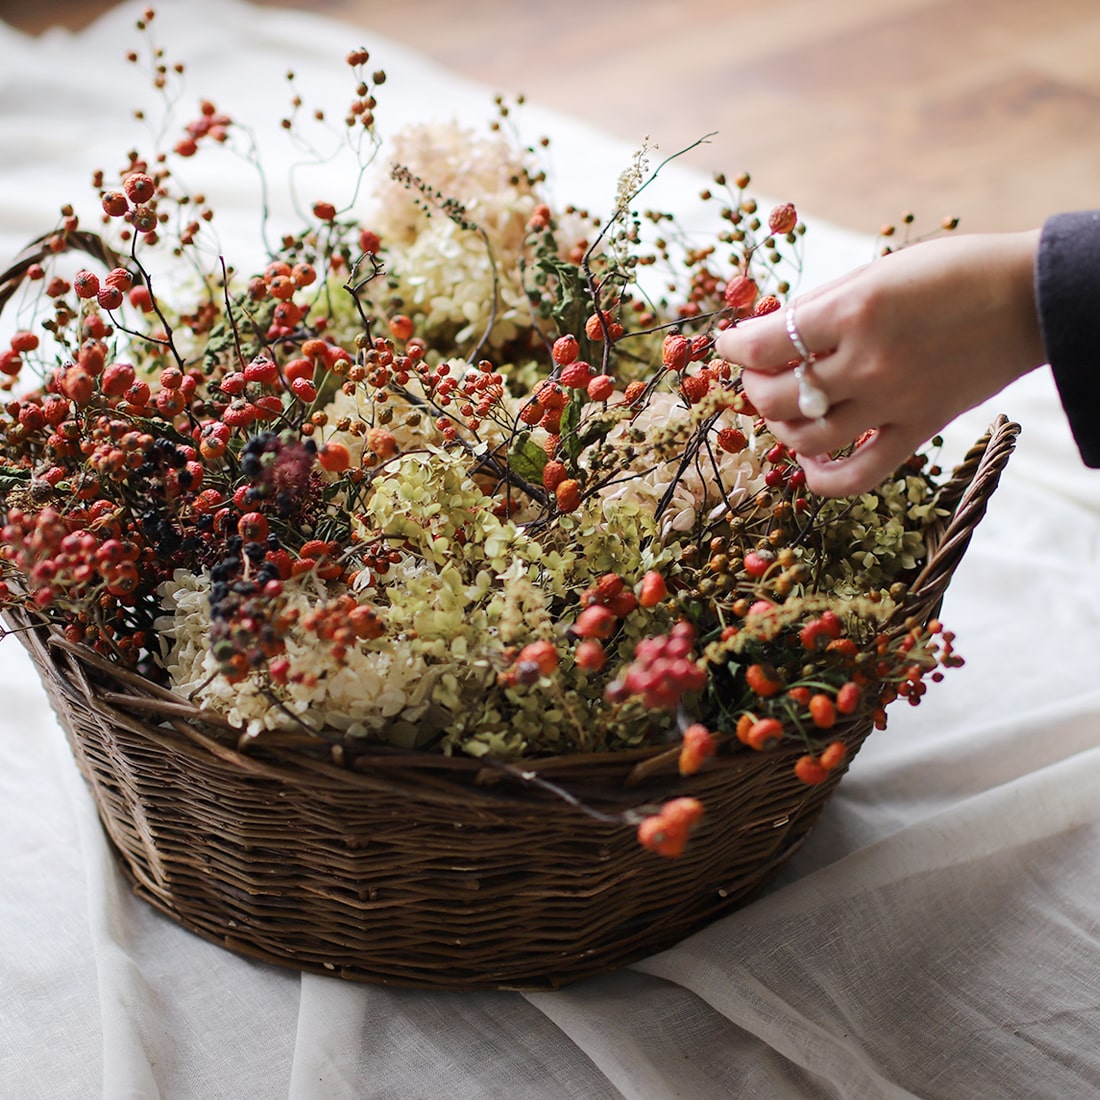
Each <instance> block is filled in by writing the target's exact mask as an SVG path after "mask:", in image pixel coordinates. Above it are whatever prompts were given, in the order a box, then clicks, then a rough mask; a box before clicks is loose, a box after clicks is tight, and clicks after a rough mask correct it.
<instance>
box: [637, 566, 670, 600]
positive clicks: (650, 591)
mask: <svg viewBox="0 0 1100 1100" xmlns="http://www.w3.org/2000/svg"><path fill="white" fill-rule="evenodd" d="M667 598H668V586H667V585H666V584H665V578H664V577H662V576H661V574H660V573H658V572H657V571H656V570H655V569H651V570H650V571H649V572H648V573H646V575H645V576H644V577H642V583H641V587H640V589H639V592H638V603H639V604H641V605H642V607H656V606H657V605H658V604H659V603H660V602H661V601H662V600H664V599H667Z"/></svg>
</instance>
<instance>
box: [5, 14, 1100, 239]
mask: <svg viewBox="0 0 1100 1100" xmlns="http://www.w3.org/2000/svg"><path fill="white" fill-rule="evenodd" d="M267 2H268V3H272V4H278V5H281V6H302V7H308V8H311V9H312V10H315V11H319V12H323V13H325V14H328V15H331V16H334V17H336V18H340V19H343V20H345V21H347V22H350V23H354V24H358V25H359V26H362V27H366V28H368V29H372V30H375V31H377V32H378V33H380V34H383V35H386V36H388V37H391V38H394V39H396V40H398V41H400V42H403V43H405V44H407V45H409V46H412V47H415V48H417V49H419V50H420V51H421V52H423V53H424V54H427V55H428V56H430V57H432V58H434V59H436V60H437V61H439V62H440V63H441V64H444V65H447V66H449V67H450V68H451V69H452V70H454V71H455V72H458V73H461V74H463V75H466V76H469V77H473V78H476V79H479V80H481V81H483V82H484V83H486V84H488V85H489V86H490V87H491V88H492V90H494V91H500V92H503V93H505V94H507V95H509V96H512V95H514V94H516V93H518V92H523V93H525V94H526V95H527V96H528V97H529V98H530V99H531V100H534V101H538V102H543V103H546V104H548V105H553V106H555V107H557V108H559V109H561V110H563V111H566V112H568V113H571V114H573V115H577V116H581V117H584V118H586V119H588V120H589V121H591V122H592V123H594V124H596V125H598V126H600V127H602V128H603V129H604V130H605V131H607V132H609V133H611V134H613V135H615V136H616V137H619V138H622V139H625V140H626V141H628V142H640V140H641V138H642V137H643V136H644V135H646V134H648V135H650V137H651V138H652V139H653V140H654V141H655V142H657V144H658V145H659V146H660V149H661V151H662V152H664V153H670V152H673V151H675V150H676V149H679V148H681V147H683V146H685V145H687V144H690V143H691V142H692V141H693V140H695V138H697V137H699V136H701V135H702V134H704V133H706V132H708V131H711V130H716V131H718V134H717V136H716V137H715V138H714V139H713V141H712V144H711V145H710V146H709V147H708V148H707V149H706V150H704V151H703V152H702V153H699V154H694V155H693V157H692V164H693V165H695V166H697V167H699V168H703V169H711V168H716V169H717V168H721V169H723V170H726V171H729V172H734V171H740V170H742V169H748V170H749V171H751V172H752V174H753V177H754V180H755V183H756V186H757V187H758V188H759V190H760V191H761V192H763V193H766V194H769V195H773V196H775V197H777V198H784V199H789V200H791V201H794V202H796V203H798V204H799V205H800V206H802V207H803V208H804V209H806V210H809V211H812V212H813V213H814V214H815V215H816V216H818V217H826V218H830V219H832V220H834V221H836V222H839V223H840V224H843V225H847V226H849V227H851V228H854V229H859V230H863V231H874V230H876V229H877V228H878V226H879V225H880V224H882V223H883V222H887V221H891V220H894V219H896V218H897V217H898V215H899V214H900V213H901V212H902V211H904V210H906V209H913V210H915V211H916V212H917V214H918V216H919V219H920V221H921V222H926V223H935V222H937V221H939V219H940V218H941V217H943V216H947V215H957V216H959V217H960V218H961V219H962V226H963V228H964V229H970V230H989V229H998V228H1001V229H1016V228H1023V227H1027V226H1032V225H1037V224H1039V223H1040V222H1041V220H1042V219H1043V217H1045V216H1046V215H1047V214H1049V213H1051V212H1054V211H1056V210H1059V209H1071V208H1081V207H1090V206H1100V4H1098V3H1097V2H1096V0H1044V2H1043V3H1041V4H1036V3H1035V2H1034V0H771V2H770V3H767V4H762V3H759V0H751V2H750V0H634V2H632V3H625V2H622V0H605V2H604V3H602V4H596V3H592V2H591V0H553V2H552V3H548V2H546V0H532V2H528V0H510V2H508V0H401V2H400V3H384V2H382V0H317V2H314V3H310V2H309V0H301V3H300V4H299V5H293V4H290V3H288V0H267ZM107 6H109V4H108V3H107V2H105V0H54V2H52V3H49V4H39V5H34V6H32V5H28V4H26V2H25V0H0V17H2V18H4V19H6V20H7V21H8V22H10V23H12V24H13V25H15V26H18V27H21V28H23V29H26V30H29V31H32V32H37V31H39V30H41V29H42V27H43V26H44V25H46V24H48V23H50V22H61V23H65V24H67V25H69V26H80V25H82V24H84V23H86V22H87V21H88V20H90V19H91V18H94V16H95V15H96V14H97V12H99V11H101V10H103V9H104V8H105V7H107ZM154 7H155V3H154ZM362 41H363V44H365V45H367V46H370V45H371V42H370V36H369V34H367V35H364V36H363V39H362ZM349 44H350V43H349Z"/></svg>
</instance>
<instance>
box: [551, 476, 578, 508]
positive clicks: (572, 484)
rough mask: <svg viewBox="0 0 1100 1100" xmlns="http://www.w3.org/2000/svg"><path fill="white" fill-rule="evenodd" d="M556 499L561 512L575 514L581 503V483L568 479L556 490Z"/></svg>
mask: <svg viewBox="0 0 1100 1100" xmlns="http://www.w3.org/2000/svg"><path fill="white" fill-rule="evenodd" d="M554 498H555V500H556V501H557V505H558V510H559V511H561V512H575V511H576V510H577V508H578V507H579V506H580V503H581V485H580V482H579V481H577V480H576V479H575V478H571V477H567V478H566V479H565V480H564V481H562V482H560V483H559V484H558V486H557V488H556V489H555V490H554Z"/></svg>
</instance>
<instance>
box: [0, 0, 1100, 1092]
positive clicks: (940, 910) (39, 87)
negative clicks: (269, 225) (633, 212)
mask: <svg viewBox="0 0 1100 1100" xmlns="http://www.w3.org/2000/svg"><path fill="white" fill-rule="evenodd" d="M140 10H141V9H140V7H138V6H134V5H123V6H122V7H121V8H118V9H115V10H113V11H112V12H110V13H108V15H107V16H105V17H104V18H103V19H102V20H101V21H99V22H97V23H96V24H94V25H93V26H91V27H89V28H87V29H86V30H84V31H81V32H80V33H78V34H75V35H73V34H68V33H62V32H56V33H55V32H51V33H48V34H46V35H45V36H43V37H42V38H40V39H29V38H25V37H23V36H21V35H19V34H17V33H16V32H14V31H12V30H10V28H7V27H6V26H4V25H2V24H0V57H2V58H3V60H4V64H3V66H0V149H3V150H4V154H3V157H4V171H3V173H0V200H2V201H0V251H2V252H3V253H6V254H9V255H11V254H14V253H15V252H17V251H18V250H19V248H20V247H21V246H22V245H23V244H24V243H26V241H27V240H28V239H29V238H30V237H32V236H34V235H36V233H37V232H40V231H41V229H42V228H44V227H46V226H48V225H50V224H52V222H53V220H54V218H55V216H56V211H57V209H58V206H59V205H60V204H61V203H62V202H64V201H66V199H67V198H68V196H69V194H70V193H71V192H72V191H73V190H74V189H79V188H80V187H81V186H82V185H83V183H84V181H85V180H86V179H87V178H88V175H89V174H90V171H91V169H92V168H94V167H96V166H98V165H101V164H102V165H104V166H108V167H110V166H114V165H115V163H116V161H117V160H118V157H119V153H120V151H123V150H125V149H126V148H128V147H129V141H130V140H132V139H128V138H127V136H126V135H127V133H128V128H129V127H130V126H131V125H132V122H131V121H130V120H129V118H128V115H129V111H130V109H131V108H132V107H133V106H134V104H135V102H137V101H138V99H139V98H140V96H141V94H142V83H141V81H140V80H139V79H138V78H137V76H136V74H135V73H134V72H133V71H132V69H131V68H130V67H128V66H126V64H125V62H124V61H123V60H122V53H123V51H124V50H125V48H126V46H127V43H128V40H129V39H128V31H127V28H128V27H129V25H130V24H131V23H132V21H133V18H134V16H135V14H136V13H138V12H139V11H140ZM157 18H158V21H159V23H160V34H161V38H162V41H164V42H165V43H167V44H169V45H170V48H171V50H172V51H173V54H174V55H178V56H180V57H183V58H185V59H186V60H187V61H188V63H189V70H190V76H189V78H188V79H189V81H190V85H191V87H192V88H193V89H194V92H195V96H196V97H197V96H198V95H199V94H204V95H210V96H212V97H214V98H215V99H216V101H217V102H218V103H219V106H223V107H224V109H226V110H230V111H231V112H232V113H234V114H236V115H238V116H241V117H256V116H259V115H265V116H266V115H270V114H271V106H270V105H271V103H272V101H273V100H272V96H274V97H275V100H274V101H275V102H281V97H283V96H284V92H283V88H282V85H281V77H282V73H283V71H284V70H285V69H286V68H287V67H288V65H293V67H294V69H295V71H296V73H297V74H298V80H299V86H300V87H302V88H303V89H308V90H309V95H310V96H311V101H313V100H316V101H321V102H337V103H338V102H340V101H341V100H342V98H344V97H345V95H346V90H345V89H344V88H343V79H344V76H343V68H344V66H343V64H342V60H341V59H342V58H343V56H344V54H345V53H346V51H347V49H348V47H349V44H352V43H355V44H357V43H358V42H360V41H361V40H362V38H363V33H362V31H361V30H357V31H355V32H354V33H351V32H349V31H348V29H347V28H344V27H342V26H341V25H340V24H338V23H335V22H332V21H328V20H324V19H320V18H318V17H316V16H311V15H308V14H304V13H299V12H282V11H270V10H265V11H259V10H256V9H252V8H249V7H247V6H245V5H243V4H242V3H239V2H238V0H192V2H190V3H188V4H186V5H184V4H172V3H169V4H167V5H161V6H160V11H159V14H158V17H157ZM215 28H216V30H215ZM370 45H371V48H372V52H373V53H374V54H375V56H377V57H378V58H379V60H380V63H383V64H384V65H385V67H386V69H387V72H388V73H389V77H390V79H389V81H388V82H387V86H386V101H385V105H384V111H385V112H386V114H384V116H383V117H385V118H387V119H388V120H389V121H388V122H387V125H388V126H390V127H396V126H398V125H400V124H402V123H403V122H405V121H408V120H410V119H416V118H427V117H433V115H434V116H435V117H438V116H439V115H440V114H444V115H449V114H451V113H453V114H455V115H457V116H458V117H460V118H462V119H469V120H470V121H471V123H480V122H481V121H482V120H484V119H486V118H487V117H488V115H489V114H490V113H491V110H492V107H491V97H490V95H489V93H488V92H487V91H486V90H485V89H483V88H480V87H478V86H477V85H474V84H470V83H469V82H467V81H464V80H461V79H458V78H456V77H454V76H452V75H450V74H448V73H447V72H445V71H442V70H440V69H439V68H438V67H437V66H435V65H433V64H431V63H429V62H427V61H426V60H425V59H423V58H421V57H418V56H417V55H415V54H413V53H410V52H409V51H408V50H406V49H404V48H401V47H399V46H397V45H396V44H394V43H386V42H384V41H382V40H379V39H374V38H372V39H371V42H370ZM529 117H530V125H531V128H532V132H548V133H551V134H552V136H553V139H554V141H553V148H554V150H555V154H554V155H555V157H556V158H557V161H556V163H558V164H559V165H560V166H561V167H560V172H559V179H558V180H557V186H558V188H559V190H560V191H561V192H562V193H567V194H569V195H571V196H572V197H575V198H576V199H577V201H578V202H583V203H588V204H590V205H591V206H593V207H594V208H597V207H598V204H599V203H600V202H601V201H602V202H606V201H608V199H609V198H610V197H611V196H612V195H613V194H614V186H615V180H616V178H617V175H618V172H619V171H620V170H621V168H622V167H623V166H624V164H625V163H626V162H627V160H628V159H629V155H630V152H631V151H630V150H629V149H624V148H623V147H621V146H620V145H618V144H617V143H615V142H612V141H609V140H607V139H606V138H605V137H603V136H602V135H600V134H598V133H596V132H594V131H592V130H591V129H589V128H588V127H587V126H586V125H584V124H583V123H582V122H579V121H576V120H572V119H569V118H565V117H562V116H560V115H558V114H556V113H554V112H553V111H552V110H550V109H546V108H540V107H538V106H532V107H531V108H530V116H529ZM262 140H263V139H262ZM287 155H288V156H289V154H287ZM276 159H278V158H276ZM279 167H280V166H279V165H278V164H276V165H274V166H273V167H272V168H271V175H272V178H277V175H278V172H279ZM201 170H202V169H201V167H200V166H198V165H196V171H197V172H198V171H201ZM209 182H210V185H211V188H214V187H218V188H219V191H220V197H219V200H218V206H219V209H220V210H221V211H222V212H223V213H222V214H221V215H220V217H221V218H222V219H223V222H224V224H222V232H223V235H224V237H225V238H226V242H227V243H226V247H227V251H232V246H233V238H234V237H235V236H236V235H237V234H238V232H240V233H242V234H243V232H244V230H243V228H242V226H241V225H240V224H237V223H235V222H234V219H233V218H232V216H228V217H227V216H226V214H225V211H226V210H228V211H229V212H230V215H231V214H232V212H233V211H234V210H235V209H236V210H238V211H240V212H242V214H243V213H244V212H246V211H248V210H249V209H250V206H249V203H250V202H253V201H254V200H253V199H252V198H251V192H250V191H249V190H248V188H247V187H245V186H244V184H243V183H239V182H238V181H237V180H235V179H232V178H228V179H225V178H223V179H211V180H210V181H209ZM698 183H699V181H698V179H697V178H696V177H695V175H694V174H693V169H692V166H691V164H690V163H688V164H686V165H683V166H680V167H676V168H675V169H673V170H671V171H670V172H669V173H668V174H667V175H665V176H663V177H662V181H661V188H662V190H661V191H659V193H658V195H657V196H656V197H655V200H654V201H655V202H657V201H658V200H659V199H660V200H661V201H664V202H666V203H668V204H670V205H672V206H673V207H674V208H676V205H675V204H680V207H682V206H684V205H685V204H686V201H687V198H688V197H691V196H693V195H694V193H695V192H696V191H697V190H698ZM74 184H75V186H74ZM235 204H236V205H235ZM810 220H811V233H810V235H809V236H808V247H809V250H810V257H809V264H808V268H807V273H806V285H812V284H813V283H814V282H817V281H820V280H822V279H824V278H827V277H829V276H831V275H835V274H840V273H841V272H843V271H844V270H847V269H848V268H849V267H851V266H852V265H854V264H856V263H860V262H863V261H864V260H866V259H868V258H869V251H868V248H869V245H868V242H867V241H864V240H862V239H861V238H858V237H855V236H853V235H852V234H849V233H845V232H843V231H841V230H839V229H836V228H835V227H832V226H828V225H817V224H815V223H814V222H813V220H812V218H811V219H810ZM242 222H243V218H242ZM999 411H1004V412H1006V413H1007V414H1008V415H1009V416H1011V417H1012V418H1014V419H1017V420H1019V421H1020V422H1021V423H1022V424H1023V428H1024V432H1023V435H1022V437H1021V441H1020V445H1019V448H1018V451H1017V454H1016V455H1015V457H1014V458H1013V460H1012V462H1011V463H1010V465H1009V469H1008V472H1007V473H1006V475H1005V477H1004V479H1003V483H1002V487H1001V489H1000V490H999V491H998V493H997V494H996V496H995V497H994V499H993V501H992V503H991V506H990V510H989V514H988V516H987V517H986V519H985V521H984V522H983V524H982V525H981V527H980V528H979V530H978V532H977V534H976V536H975V538H974V540H973V543H972V546H971V548H970V551H969V553H968V555H967V557H966V559H965V561H964V562H963V564H962V565H961V567H960V568H959V570H958V573H957V575H956V578H955V581H954V583H953V586H952V588H951V590H950V591H949V593H948V597H947V600H946V603H945V606H944V610H943V617H944V619H945V621H946V622H947V623H948V625H949V626H950V627H951V628H952V629H953V630H955V632H956V633H957V635H958V645H959V648H960V651H961V652H962V653H963V655H964V656H965V657H966V658H967V667H966V668H965V669H963V670H961V671H959V672H952V673H951V674H950V675H949V677H948V681H947V682H946V683H945V684H944V685H942V686H941V687H940V688H939V689H938V690H935V691H933V692H930V694H929V696H928V697H927V699H926V700H925V702H924V703H923V704H922V705H921V706H920V707H919V708H916V709H909V708H905V709H904V710H903V711H901V712H897V713H895V714H894V715H893V716H892V718H891V722H890V727H889V729H888V730H886V731H885V732H882V733H879V734H876V735H874V736H873V737H872V738H871V739H870V741H869V742H868V744H867V746H866V747H865V749H864V750H863V752H862V753H861V754H860V756H859V758H858V759H857V761H856V762H855V763H854V765H853V767H852V770H851V772H850V774H849V775H848V776H846V778H845V780H844V783H843V784H842V786H841V788H840V791H839V793H838V794H837V795H836V797H835V798H834V799H833V800H832V802H831V803H830V805H829V806H828V808H827V810H826V812H825V815H824V817H823V819H822V821H821V822H820V824H819V826H818V828H817V830H816V831H815V833H814V835H813V836H812V838H811V840H810V841H809V843H808V844H807V845H806V846H805V847H804V848H803V850H802V851H801V852H799V854H798V855H797V856H796V857H795V858H794V860H793V861H792V862H791V864H790V865H789V866H788V867H787V868H786V869H785V870H784V872H783V873H782V875H781V876H780V878H779V880H778V881H777V882H775V883H774V884H773V885H772V887H771V888H770V889H769V890H768V892H767V893H766V894H765V895H764V896H762V897H760V898H759V899H758V900H757V901H755V902H754V903H753V904H751V905H749V906H747V907H746V908H744V909H742V910H740V911H738V912H736V913H734V914H732V915H730V916H728V917H725V918H723V919H722V920H720V921H717V922H716V923H714V924H713V925H711V926H710V927H709V928H707V929H706V930H704V931H703V932H701V933H699V934H697V935H695V936H693V937H691V938H689V939H688V940H686V941H684V942H683V943H682V944H680V945H679V946H677V947H675V948H673V949H671V950H669V951H666V952H664V953H662V954H659V955H656V956H654V957H651V958H649V959H646V960H643V961H642V962H639V963H637V964H635V965H633V966H631V967H628V968H626V969H624V970H622V971H620V972H618V973H615V974H612V975H608V976H605V977H600V978H595V979H591V980H588V981H585V982H582V983H579V984H577V985H574V986H572V987H569V988H568V989H565V990H562V991H560V992H556V993H538V994H535V993H531V994H520V993H471V994H455V993H425V992H412V991H403V990H394V989H387V988H381V987H374V986H366V985H354V984H346V983H342V982H339V981H338V980H335V979H327V978H323V977H313V976H301V975H299V974H297V973H295V972H292V971H286V970H282V969H279V968H275V967H270V966H265V965H260V964H256V963H253V962H250V961H247V960H245V959H242V958H240V957H237V956H235V955H232V954H230V953H228V952H226V951H224V950H221V949H219V948H218V947H215V946H213V945H211V944H209V943H207V942H205V941H203V940H201V939H199V938H197V937H195V936H193V935H191V934H189V933H187V932H186V931H184V930H182V929H180V928H178V927H177V926H175V925H174V924H173V923H171V922H170V921H168V920H167V919H165V918H164V917H162V916H160V915H159V914H158V913H156V912H155V911H153V910H152V909H150V908H149V907H148V906H146V905H144V904H143V903H141V902H139V901H137V900H136V899H134V898H133V897H132V896H131V894H130V893H129V891H128V890H127V888H126V886H125V884H124V882H123V881H122V879H121V876H120V875H119V873H118V872H117V870H116V868H115V867H114V865H113V863H112V861H111V856H110V853H109V851H108V849H107V848H106V845H105V843H104V840H103V835H102V832H101V829H100V827H99V823H98V820H97V818H96V815H95V810H94V807H93V806H92V804H91V802H90V799H89V797H88V794H87V792H86V790H85V789H84V786H83V784H82V781H81V780H80V778H79V776H78V774H77V772H76V768H75V766H74V764H73V762H72V758H71V756H70V754H69V752H68V749H67V747H66V745H65V743H64V739H63V737H62V735H61V733H60V731H59V730H58V728H57V726H56V723H55V722H54V720H53V718H52V715H51V714H50V712H49V710H48V707H47V705H46V702H45V697H44V694H43V692H42V690H41V688H40V686H39V685H38V683H37V681H36V680H35V679H34V675H33V672H32V671H31V670H30V669H29V666H28V665H27V662H26V659H25V657H24V655H23V653H22V650H21V647H19V646H18V644H17V643H16V642H14V641H13V640H10V639H9V640H7V641H6V642H4V644H3V645H0V698H2V699H3V708H4V709H3V717H2V719H0V726H2V729H0V754H2V764H0V821H2V826H3V833H2V835H3V837H4V844H3V846H2V849H0V859H2V860H3V874H2V878H0V881H2V882H3V888H2V889H0V989H2V996H0V1080H2V1081H3V1082H4V1089H3V1091H4V1094H5V1095H10V1096H12V1097H18V1098H20V1100H23V1098H27V1100H33V1098H37V1097H42V1098H46V1097H49V1098H51V1100H56V1098H59V1097H61V1098H67V1097H73V1098H78V1097H79V1098H87V1097H93V1096H103V1097H104V1098H105V1100H118V1098H124V1097H125V1098H134V1100H146V1098H154V1097H163V1098H165V1100H187V1098H192V1097H194V1098H203V1100H208V1098H213V1097H263V1098H269V1097H282V1096H286V1097H290V1098H293V1100H306V1098H313V1097H317V1098H322V1097H323V1098H325V1100H331V1098H343V1097H348V1098H351V1097H398V1098H405V1097H410V1098H412V1097H436V1096H439V1095H448V1096H450V1097H452V1098H455V1100H457V1098H460V1097H490V1096H507V1097H516V1096H520V1097H573V1096H576V1097H586V1098H597V1097H620V1096H622V1097H637V1098H639V1100H655V1098H656V1100H659V1098H664V1097H669V1098H672V1097H685V1098H687V1097H690V1098H700V1097H704V1098H705V1097H728V1096H769V1097H770V1096H777V1097H844V1098H845V1100H852V1098H860V1097H869V1098H877V1097H910V1096H916V1097H922V1098H932V1097H944V1098H950V1100H960V1098H965V1097H974V1098H979V1097H980V1098H983V1100H984V1098H988V1097H992V1096H997V1097H1029V1098H1035V1097H1052V1098H1054V1097H1057V1098H1059V1100H1065V1098H1067V1097H1086V1096H1095V1095H1097V1094H1100V1008H1098V1001H1097V994H1096V973H1097V970H1098V967H1100V878H1098V876H1097V875H1096V873H1095V868H1096V866H1097V862H1098V857H1100V810H1098V802H1097V799H1096V797H1095V791H1096V789H1097V784H1098V782H1100V748H1098V745H1100V646H1097V644H1096V639H1097V638H1100V475H1098V474H1096V473H1093V472H1089V471H1086V470H1085V469H1084V468H1083V467H1082V466H1081V465H1080V463H1079V460H1078V457H1077V454H1076V450H1075V448H1074V446H1073V443H1072V440H1071V439H1070V438H1069V435H1068V432H1067V429H1066V426H1065V423H1064V420H1063V418H1062V414H1061V411H1060V409H1059V406H1058V403H1057V398H1056V395H1055V393H1054V389H1053V386H1052V383H1051V380H1050V378H1049V374H1048V372H1046V371H1045V370H1043V371H1039V372H1036V373H1035V374H1033V375H1031V376H1028V377H1027V378H1025V379H1024V380H1022V381H1021V382H1019V383H1017V384H1016V385H1014V386H1013V387H1012V388H1011V389H1010V390H1008V391H1006V392H1005V393H1004V394H1002V395H1001V396H1000V397H999V398H998V399H997V401H996V402H994V403H992V404H990V405H989V406H986V407H983V408H980V409H977V410H973V411H972V412H970V413H968V414H966V415H965V416H963V417H962V418H960V420H959V421H957V422H956V423H955V424H954V425H952V426H951V427H950V428H949V430H948V431H947V433H946V439H947V443H946V450H947V452H948V454H949V455H954V456H955V457H959V456H961V454H962V453H963V451H964V450H965V447H966V445H967V444H968V443H969V442H970V441H972V439H973V438H975V437H976V436H978V435H979V434H980V433H981V431H982V430H983V429H984V427H985V426H986V425H987V424H988V423H989V421H990V420H991V419H992V417H993V415H994V414H995V413H996V412H999Z"/></svg>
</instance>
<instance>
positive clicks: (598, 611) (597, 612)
mask: <svg viewBox="0 0 1100 1100" xmlns="http://www.w3.org/2000/svg"><path fill="white" fill-rule="evenodd" d="M618 621H619V620H618V618H617V617H616V615H615V613H614V612H613V611H611V610H609V609H608V608H606V607H603V606H602V605H600V604H593V605H592V606H591V607H586V608H585V609H584V610H583V611H582V612H581V613H580V614H579V615H578V616H577V621H576V622H575V623H574V624H573V626H572V627H571V628H570V629H571V630H572V632H573V633H574V634H576V636H577V637H578V638H610V637H611V635H612V634H613V633H614V632H615V626H616V624H617V623H618Z"/></svg>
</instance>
